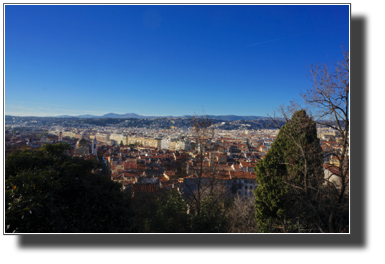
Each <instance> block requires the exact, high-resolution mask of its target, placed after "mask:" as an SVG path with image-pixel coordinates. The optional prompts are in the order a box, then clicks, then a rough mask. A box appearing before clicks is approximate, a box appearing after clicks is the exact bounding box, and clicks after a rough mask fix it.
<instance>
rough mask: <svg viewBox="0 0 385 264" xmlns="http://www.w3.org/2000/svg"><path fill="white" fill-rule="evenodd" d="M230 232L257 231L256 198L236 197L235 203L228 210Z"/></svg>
mask: <svg viewBox="0 0 385 264" xmlns="http://www.w3.org/2000/svg"><path fill="white" fill-rule="evenodd" d="M228 215H229V218H230V219H229V225H228V230H227V232H228V233H256V232H257V221H256V219H255V204H254V199H248V198H242V197H239V196H238V195H237V196H235V197H234V201H233V204H232V205H231V208H230V209H229V211H228Z"/></svg>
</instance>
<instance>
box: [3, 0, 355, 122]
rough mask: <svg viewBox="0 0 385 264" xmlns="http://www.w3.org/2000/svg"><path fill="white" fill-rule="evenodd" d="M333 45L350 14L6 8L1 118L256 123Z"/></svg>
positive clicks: (344, 39)
mask: <svg viewBox="0 0 385 264" xmlns="http://www.w3.org/2000/svg"><path fill="white" fill-rule="evenodd" d="M341 44H344V46H345V47H346V48H347V49H348V47H349V6H348V5H307V6H305V5H286V6H280V5H270V6H267V5H239V6H234V5H225V6H218V5H183V6H173V5H156V6H155V5H113V6H106V5H83V6H80V5H6V6H5V114H7V115H20V116H30V115H35V116H55V115H80V114H94V115H103V114H107V113H110V112H113V113H119V114H123V113H137V114H141V115H160V116H162V115H174V116H179V115H191V114H194V113H197V114H199V113H202V110H203V111H204V112H205V113H206V114H209V115H227V114H233V115H256V116H266V115H267V114H269V113H272V109H274V108H277V107H278V106H279V105H281V104H288V103H289V101H290V100H292V99H299V98H300V92H301V91H305V90H306V89H307V88H308V87H310V86H311V82H310V81H309V79H308V78H307V77H306V74H307V68H306V67H307V66H310V65H311V64H314V63H316V62H321V63H323V62H328V63H332V62H333V61H334V60H337V59H340V58H341V53H340V51H341V49H340V45H341Z"/></svg>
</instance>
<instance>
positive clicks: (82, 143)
mask: <svg viewBox="0 0 385 264" xmlns="http://www.w3.org/2000/svg"><path fill="white" fill-rule="evenodd" d="M75 154H83V155H88V154H90V149H89V147H88V144H87V141H86V140H85V138H84V137H83V135H82V137H81V138H80V139H79V141H78V142H77V143H76V147H75Z"/></svg>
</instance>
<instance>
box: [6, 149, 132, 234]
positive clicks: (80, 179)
mask: <svg viewBox="0 0 385 264" xmlns="http://www.w3.org/2000/svg"><path fill="white" fill-rule="evenodd" d="M67 150H69V145H68V144H65V143H59V144H52V145H46V146H45V147H44V148H43V149H41V150H38V151H33V152H28V151H20V152H14V153H12V154H11V155H9V156H8V157H7V158H6V162H5V178H6V180H5V226H6V229H5V232H7V233H89V232H90V233H91V232H92V233H99V232H103V233H112V232H129V231H130V221H131V212H130V210H129V205H130V198H129V197H128V196H127V195H126V194H125V193H123V192H122V191H121V185H120V184H118V183H115V182H112V181H111V180H110V179H108V178H106V177H105V176H102V175H96V174H94V173H92V170H93V169H95V168H96V166H97V163H96V162H95V161H93V160H84V159H83V158H79V157H71V156H69V155H66V153H65V152H66V151H67Z"/></svg>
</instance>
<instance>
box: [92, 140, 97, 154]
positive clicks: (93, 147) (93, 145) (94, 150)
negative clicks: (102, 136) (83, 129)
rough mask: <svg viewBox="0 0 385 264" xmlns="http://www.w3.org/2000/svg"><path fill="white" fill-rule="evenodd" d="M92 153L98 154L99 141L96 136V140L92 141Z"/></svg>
mask: <svg viewBox="0 0 385 264" xmlns="http://www.w3.org/2000/svg"><path fill="white" fill-rule="evenodd" d="M92 155H94V156H97V155H98V141H97V140H96V137H95V138H94V141H93V142H92Z"/></svg>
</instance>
